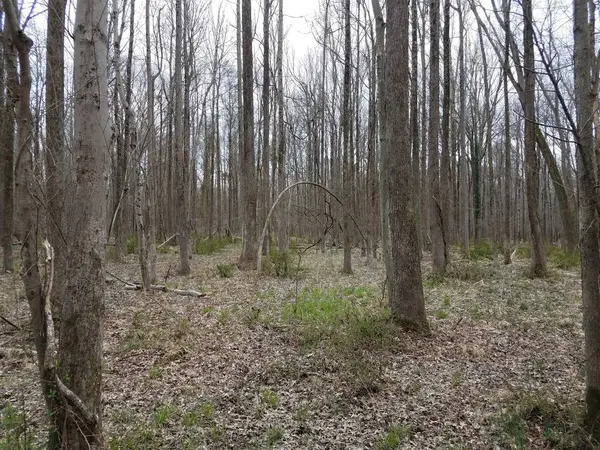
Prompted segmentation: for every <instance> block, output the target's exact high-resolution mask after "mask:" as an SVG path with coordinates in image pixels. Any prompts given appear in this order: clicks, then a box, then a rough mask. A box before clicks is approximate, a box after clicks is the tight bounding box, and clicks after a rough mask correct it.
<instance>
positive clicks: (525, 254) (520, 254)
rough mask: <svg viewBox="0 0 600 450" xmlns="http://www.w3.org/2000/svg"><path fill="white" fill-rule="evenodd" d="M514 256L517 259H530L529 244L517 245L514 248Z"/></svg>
mask: <svg viewBox="0 0 600 450" xmlns="http://www.w3.org/2000/svg"><path fill="white" fill-rule="evenodd" d="M515 256H516V257H517V258H518V259H530V258H531V246H530V245H528V244H523V245H519V246H518V247H517V248H516V249H515Z"/></svg>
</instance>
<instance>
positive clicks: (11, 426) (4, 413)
mask: <svg viewBox="0 0 600 450" xmlns="http://www.w3.org/2000/svg"><path fill="white" fill-rule="evenodd" d="M42 448H45V446H43V445H40V444H36V442H35V434H34V433H32V432H31V431H30V430H29V421H28V419H27V416H26V415H25V413H22V412H19V411H18V410H17V409H16V408H15V407H14V406H13V405H12V404H11V403H10V402H6V403H5V404H4V405H3V406H0V449H7V450H13V449H14V450H21V449H23V450H36V449H42Z"/></svg>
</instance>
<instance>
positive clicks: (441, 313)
mask: <svg viewBox="0 0 600 450" xmlns="http://www.w3.org/2000/svg"><path fill="white" fill-rule="evenodd" d="M435 317H437V318H438V319H440V320H443V319H445V318H446V317H448V313H447V312H446V311H436V313H435Z"/></svg>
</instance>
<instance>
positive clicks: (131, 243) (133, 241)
mask: <svg viewBox="0 0 600 450" xmlns="http://www.w3.org/2000/svg"><path fill="white" fill-rule="evenodd" d="M137 245H138V237H137V234H132V235H130V236H127V253H128V254H130V255H133V254H135V253H137Z"/></svg>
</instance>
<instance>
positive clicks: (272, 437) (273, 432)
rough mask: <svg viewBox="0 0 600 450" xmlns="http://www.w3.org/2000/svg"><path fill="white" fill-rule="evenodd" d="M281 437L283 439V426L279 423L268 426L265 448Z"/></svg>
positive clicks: (273, 444)
mask: <svg viewBox="0 0 600 450" xmlns="http://www.w3.org/2000/svg"><path fill="white" fill-rule="evenodd" d="M281 439H283V428H281V427H280V426H279V425H278V426H275V427H270V428H269V429H268V430H267V433H266V436H265V444H266V446H267V448H273V447H274V446H275V444H277V443H278V442H279V441H280V440H281Z"/></svg>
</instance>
